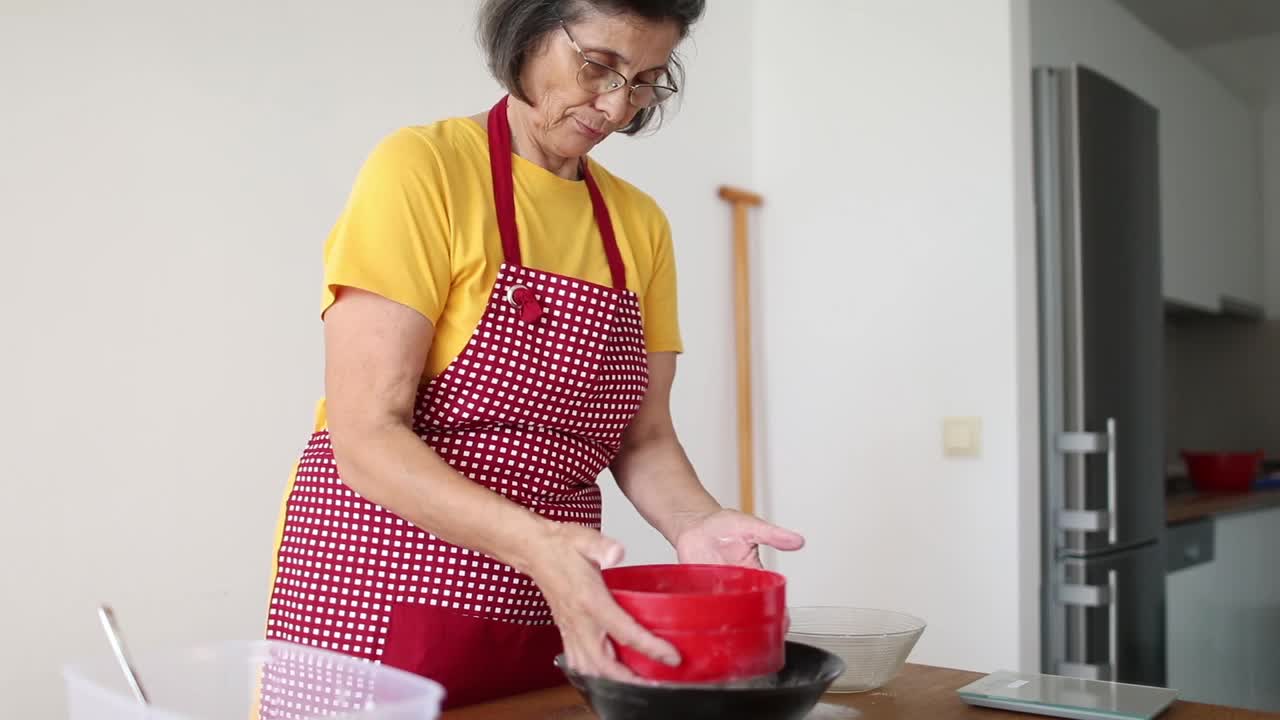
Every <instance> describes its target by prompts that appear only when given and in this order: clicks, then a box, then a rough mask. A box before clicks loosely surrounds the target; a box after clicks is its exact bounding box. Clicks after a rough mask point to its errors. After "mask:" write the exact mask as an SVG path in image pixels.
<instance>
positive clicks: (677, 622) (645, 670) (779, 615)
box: [603, 565, 787, 684]
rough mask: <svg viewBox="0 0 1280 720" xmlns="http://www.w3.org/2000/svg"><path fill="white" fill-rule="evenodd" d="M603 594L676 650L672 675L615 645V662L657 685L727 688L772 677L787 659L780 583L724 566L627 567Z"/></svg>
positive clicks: (607, 577)
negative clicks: (721, 685) (677, 661)
mask: <svg viewBox="0 0 1280 720" xmlns="http://www.w3.org/2000/svg"><path fill="white" fill-rule="evenodd" d="M603 574H604V582H605V586H606V587H608V588H609V591H610V592H611V593H612V595H613V598H614V600H615V601H617V603H618V604H619V605H620V606H621V607H622V609H623V610H626V611H627V612H628V613H629V614H630V615H631V616H632V617H633V618H635V620H636V622H638V623H640V624H641V625H642V626H644V627H645V628H647V629H648V630H649V631H650V632H652V633H653V634H654V635H657V636H658V637H660V638H662V639H664V640H666V641H667V642H669V643H671V644H672V645H674V646H675V648H676V650H677V651H679V653H680V660H681V663H680V665H679V666H678V667H669V666H667V665H663V664H662V663H660V662H657V661H655V660H651V659H649V658H648V657H647V656H645V655H643V654H641V653H639V652H637V651H635V650H632V649H631V648H628V647H625V646H622V645H616V646H615V649H616V651H617V653H618V660H619V661H620V662H621V663H622V664H623V665H625V666H626V667H627V668H628V669H630V670H631V671H632V672H634V673H635V674H636V675H638V676H640V677H642V678H645V679H648V680H655V681H659V682H675V683H699V684H706V683H729V682H735V681H740V680H749V679H752V678H758V677H764V676H768V675H772V674H774V673H776V672H778V671H779V670H781V669H782V666H783V662H784V660H785V659H786V614H787V598H786V585H787V583H786V579H785V578H784V577H783V576H781V575H779V574H777V573H774V572H769V571H767V570H754V569H751V568H743V567H734V566H726V565H632V566H628V567H618V568H610V569H608V570H605V571H604V573H603Z"/></svg>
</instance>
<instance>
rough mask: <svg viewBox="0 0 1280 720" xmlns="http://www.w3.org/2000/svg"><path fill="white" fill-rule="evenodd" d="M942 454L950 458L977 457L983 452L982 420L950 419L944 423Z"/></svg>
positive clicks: (969, 418)
mask: <svg viewBox="0 0 1280 720" xmlns="http://www.w3.org/2000/svg"><path fill="white" fill-rule="evenodd" d="M942 452H943V454H945V455H947V456H948V457H977V456H978V455H980V454H981V452H982V419H981V418H976V417H949V418H944V419H943V421H942Z"/></svg>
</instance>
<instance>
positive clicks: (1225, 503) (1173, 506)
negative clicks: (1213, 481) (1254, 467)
mask: <svg viewBox="0 0 1280 720" xmlns="http://www.w3.org/2000/svg"><path fill="white" fill-rule="evenodd" d="M1277 506H1280V489H1268V490H1253V491H1250V492H1246V493H1198V492H1187V493H1177V494H1174V495H1169V496H1168V497H1166V498H1165V502H1164V511H1165V523H1166V524H1167V525H1177V524H1179V523H1184V522H1191V521H1193V520H1201V519H1203V518H1206V517H1210V516H1213V515H1223V514H1226V513H1236V512H1244V511H1247V510H1259V509H1263V508H1269V507H1277Z"/></svg>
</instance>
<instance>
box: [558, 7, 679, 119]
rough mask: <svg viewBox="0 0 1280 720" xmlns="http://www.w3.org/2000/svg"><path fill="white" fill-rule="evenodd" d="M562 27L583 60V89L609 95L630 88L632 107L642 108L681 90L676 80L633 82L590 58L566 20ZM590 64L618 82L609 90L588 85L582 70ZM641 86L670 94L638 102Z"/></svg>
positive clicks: (653, 106) (581, 82)
mask: <svg viewBox="0 0 1280 720" xmlns="http://www.w3.org/2000/svg"><path fill="white" fill-rule="evenodd" d="M560 29H561V30H564V36H565V37H567V38H569V45H570V46H572V47H573V49H574V52H576V53H578V57H579V58H580V59H581V60H582V64H581V65H579V66H578V74H577V80H578V87H580V88H582V89H583V90H585V91H587V92H589V93H593V94H596V95H608V94H609V93H611V92H614V91H616V90H620V89H622V88H624V87H627V88H630V89H629V90H628V91H627V102H628V103H630V104H631V106H632V107H635V108H639V109H641V110H648V109H653V108H656V107H658V106H659V105H661V104H663V103H665V102H666V101H668V100H670V99H671V98H672V97H673V96H674V95H675V94H676V93H678V92H680V88H678V87H676V83H675V81H674V80H672V81H671V84H670V85H662V84H660V83H641V82H631V81H630V80H628V79H627V76H626V75H623V74H622V73H620V72H618V71H617V70H616V69H614V68H612V67H609V66H608V65H605V64H604V63H602V62H596V61H595V60H592V59H590V58H588V57H587V54H586V53H584V52H583V51H582V47H581V46H580V45H578V41H577V40H574V39H573V34H572V33H570V32H569V26H568V25H567V24H566V23H565V21H564V20H561V21H560ZM590 66H594V67H597V68H600V69H601V70H604V71H605V72H607V73H609V74H610V75H614V76H616V77H617V78H618V82H617V84H616V85H614V86H613V87H611V88H609V89H608V90H603V91H602V90H596V89H594V88H590V87H587V84H586V83H584V82H583V80H582V72H583V71H584V70H586V69H587V68H588V67H590ZM668 76H670V73H668ZM640 88H654V90H655V92H654V97H657V96H658V94H659V93H658V92H656V91H659V90H665V91H667V92H668V93H670V94H669V95H667V96H666V97H664V98H662V99H661V100H657V101H656V102H653V103H652V104H647V105H641V104H637V103H636V90H638V89H640Z"/></svg>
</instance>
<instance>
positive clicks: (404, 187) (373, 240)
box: [321, 128, 452, 323]
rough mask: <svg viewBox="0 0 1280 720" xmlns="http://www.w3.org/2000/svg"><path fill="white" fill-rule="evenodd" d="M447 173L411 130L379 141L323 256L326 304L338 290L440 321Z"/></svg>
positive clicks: (447, 271)
mask: <svg viewBox="0 0 1280 720" xmlns="http://www.w3.org/2000/svg"><path fill="white" fill-rule="evenodd" d="M448 208H449V203H448V196H447V185H446V184H445V173H444V170H443V168H442V165H441V162H440V159H439V156H438V155H437V153H436V150H435V148H434V147H433V146H432V145H431V143H430V142H429V141H428V140H427V139H426V138H424V137H422V136H421V135H419V134H418V133H417V132H415V131H414V130H413V129H411V128H404V129H401V130H398V131H396V132H394V133H392V134H391V135H389V136H387V137H386V138H384V139H383V140H382V141H381V142H380V143H378V145H377V147H375V148H374V150H373V152H372V153H370V155H369V157H368V158H367V159H366V160H365V163H364V165H363V167H361V169H360V172H359V174H358V175H357V177H356V181H355V184H354V186H353V187H352V190H351V194H350V196H349V198H348V200H347V204H346V207H345V208H344V210H343V212H342V215H341V217H340V218H339V219H338V222H337V223H336V224H335V226H334V228H333V231H332V232H331V233H330V236H329V239H328V242H327V243H326V245H325V254H324V282H325V287H324V302H323V305H322V308H321V314H323V313H324V311H325V310H328V308H329V306H330V305H332V304H333V301H334V298H335V296H336V293H337V288H338V287H343V286H345V287H353V288H358V289H360V290H365V291H367V292H371V293H375V294H377V295H381V296H383V297H385V298H387V299H389V300H392V301H394V302H397V303H400V304H401V305H405V306H407V307H410V308H412V309H414V310H417V311H418V312H419V313H421V314H422V315H423V316H424V317H426V318H427V319H428V320H430V321H431V322H432V323H437V322H438V321H439V319H440V313H441V310H442V309H443V308H444V305H445V300H446V298H447V297H448V292H449V287H450V283H451V277H452V272H451V265H450V257H451V248H450V237H451V234H450V231H449V227H450V218H449V209H448Z"/></svg>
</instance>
